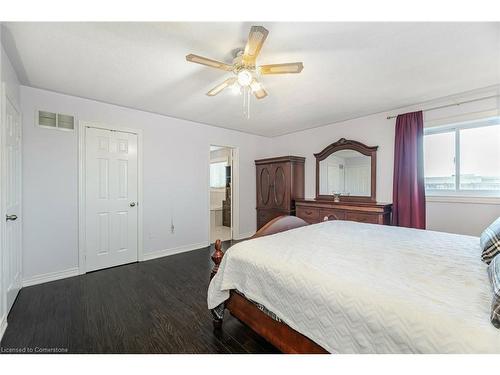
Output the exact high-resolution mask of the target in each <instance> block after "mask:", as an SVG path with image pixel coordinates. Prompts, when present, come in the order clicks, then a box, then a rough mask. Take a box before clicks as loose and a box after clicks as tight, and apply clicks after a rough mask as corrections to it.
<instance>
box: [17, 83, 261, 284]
mask: <svg viewBox="0 0 500 375" xmlns="http://www.w3.org/2000/svg"><path fill="white" fill-rule="evenodd" d="M21 103H22V114H23V132H24V139H23V147H24V159H23V179H24V182H23V203H24V213H23V215H24V227H23V230H24V257H23V258H24V262H23V267H24V278H25V279H30V278H33V277H35V276H37V275H42V274H46V273H50V272H56V271H64V270H68V269H72V268H75V267H77V266H78V241H77V240H78V163H77V162H78V140H77V132H76V131H75V132H63V131H57V130H52V129H44V128H39V127H36V126H35V123H34V121H35V113H36V111H37V110H38V109H42V110H47V111H52V112H58V113H66V114H72V115H75V117H76V120H77V121H79V120H83V121H91V122H100V123H103V124H109V125H119V126H123V127H129V128H137V129H142V130H143V135H144V160H143V166H144V183H143V186H144V202H141V203H142V204H143V210H144V253H145V254H150V253H154V252H161V251H163V250H165V249H175V248H179V247H190V246H198V247H200V246H202V245H206V244H207V243H208V241H209V230H208V229H209V215H208V199H209V194H208V178H209V175H208V173H209V167H208V165H209V147H210V145H211V144H216V145H227V146H233V147H236V148H238V149H239V165H240V177H239V185H240V191H239V194H240V215H239V233H237V235H239V236H245V235H248V234H252V233H253V232H254V231H255V227H256V217H255V172H254V160H255V159H256V158H260V157H266V156H269V155H270V145H271V139H268V138H264V137H259V136H254V135H249V134H245V133H241V132H237V131H231V130H225V129H221V128H217V127H211V126H207V125H201V124H197V123H194V122H190V121H184V120H178V119H174V118H169V117H166V116H161V115H155V114H152V113H147V112H142V111H137V110H133V109H128V108H123V107H119V106H115V105H109V104H105V103H101V102H96V101H92V100H87V99H81V98H77V97H72V96H68V95H62V94H57V93H54V92H49V91H45V90H39V89H34V88H30V87H24V86H22V87H21ZM171 220H173V222H174V225H175V233H174V234H171V232H170V221H171ZM235 229H236V228H235Z"/></svg>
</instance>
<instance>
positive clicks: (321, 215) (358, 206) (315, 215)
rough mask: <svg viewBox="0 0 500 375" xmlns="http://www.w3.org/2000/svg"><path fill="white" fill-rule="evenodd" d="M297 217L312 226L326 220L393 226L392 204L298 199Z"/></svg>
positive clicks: (296, 205)
mask: <svg viewBox="0 0 500 375" xmlns="http://www.w3.org/2000/svg"><path fill="white" fill-rule="evenodd" d="M295 207H296V216H297V217H300V218H301V219H304V220H305V221H307V222H308V223H310V224H315V223H320V222H322V221H325V220H351V221H358V222H361V223H371V224H385V225H390V224H391V211H392V204H387V203H375V202H374V203H370V202H334V201H333V200H326V199H325V200H320V199H297V200H296V201H295Z"/></svg>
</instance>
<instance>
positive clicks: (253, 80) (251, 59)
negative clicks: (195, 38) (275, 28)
mask: <svg viewBox="0 0 500 375" xmlns="http://www.w3.org/2000/svg"><path fill="white" fill-rule="evenodd" d="M268 34H269V31H268V30H267V29H266V28H264V27H263V26H252V27H251V29H250V34H249V35H248V41H247V44H246V46H245V49H239V50H237V51H236V53H235V57H234V59H233V63H232V64H226V63H223V62H220V61H216V60H212V59H208V58H206V57H203V56H199V55H194V54H189V55H187V56H186V60H187V61H189V62H193V63H197V64H201V65H206V66H209V67H211V68H216V69H221V70H225V71H227V72H232V73H233V74H234V76H233V77H230V78H228V79H226V80H225V81H224V82H222V83H220V84H218V85H217V86H215V87H214V88H213V89H212V90H210V91H209V92H207V95H208V96H215V95H217V94H219V93H220V92H221V91H222V90H224V89H225V88H227V87H230V86H232V87H235V88H236V89H238V91H239V90H241V88H243V89H244V90H245V91H246V92H247V93H248V94H249V93H250V91H251V92H253V94H254V95H255V97H256V98H257V99H263V98H265V97H266V96H267V92H266V90H264V88H263V87H262V84H261V83H260V82H259V81H258V79H257V77H258V76H259V75H265V74H288V73H300V72H301V71H302V69H303V68H304V65H303V64H302V62H293V63H285V64H270V65H260V66H258V65H257V63H256V60H257V57H258V56H259V53H260V50H261V49H262V45H263V44H264V41H265V40H266V38H267V35H268Z"/></svg>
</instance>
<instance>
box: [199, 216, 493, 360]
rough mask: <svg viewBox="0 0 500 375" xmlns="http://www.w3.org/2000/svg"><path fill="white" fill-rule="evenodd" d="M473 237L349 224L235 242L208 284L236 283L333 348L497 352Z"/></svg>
mask: <svg viewBox="0 0 500 375" xmlns="http://www.w3.org/2000/svg"><path fill="white" fill-rule="evenodd" d="M480 254H481V252H480V249H479V238H477V237H470V236H461V235H454V234H447V233H439V232H431V231H423V230H416V229H407V228H398V227H390V226H382V225H373V224H361V223H355V222H347V221H329V222H324V223H321V224H316V225H309V226H307V227H302V228H298V229H294V230H290V231H287V232H283V233H278V234H275V235H272V236H267V237H261V238H257V239H253V240H248V241H245V242H241V243H238V244H236V245H234V246H233V247H231V248H230V249H229V250H228V251H227V252H226V254H225V256H224V258H223V260H222V263H221V266H220V269H219V272H218V273H217V275H216V276H215V278H214V279H213V280H212V282H211V284H210V287H209V291H208V307H209V308H214V307H216V306H217V305H219V304H220V303H222V302H223V301H225V300H226V299H227V298H228V297H229V290H230V289H237V290H239V291H240V292H242V293H244V294H245V295H246V296H247V297H248V298H250V299H252V300H254V301H256V302H258V303H261V304H262V305H264V306H265V307H267V308H268V309H269V310H271V311H272V312H274V313H275V314H276V315H277V316H278V317H280V318H281V319H282V320H283V321H284V322H285V323H286V324H288V325H289V326H290V327H292V328H293V329H295V330H297V331H298V332H301V333H302V334H304V335H305V336H307V337H309V338H310V339H312V340H313V341H315V342H317V343H318V344H320V345H321V346H323V347H324V348H325V349H327V350H328V351H330V352H333V353H469V352H473V353H486V352H495V353H500V330H498V329H496V328H495V327H493V326H492V324H491V323H490V321H489V317H490V304H491V299H492V290H491V285H490V282H489V280H488V275H487V267H486V265H485V264H484V263H483V262H481V259H480V258H481V257H480Z"/></svg>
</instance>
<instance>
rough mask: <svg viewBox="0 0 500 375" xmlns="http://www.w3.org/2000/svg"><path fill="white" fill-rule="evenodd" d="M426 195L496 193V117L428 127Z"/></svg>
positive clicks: (499, 129) (499, 122)
mask: <svg viewBox="0 0 500 375" xmlns="http://www.w3.org/2000/svg"><path fill="white" fill-rule="evenodd" d="M424 170H425V190H426V193H427V194H428V195H470V196H500V117H494V118H489V119H483V120H479V121H475V122H468V123H462V124H454V125H448V126H444V127H439V128H428V129H426V130H425V135H424Z"/></svg>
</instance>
